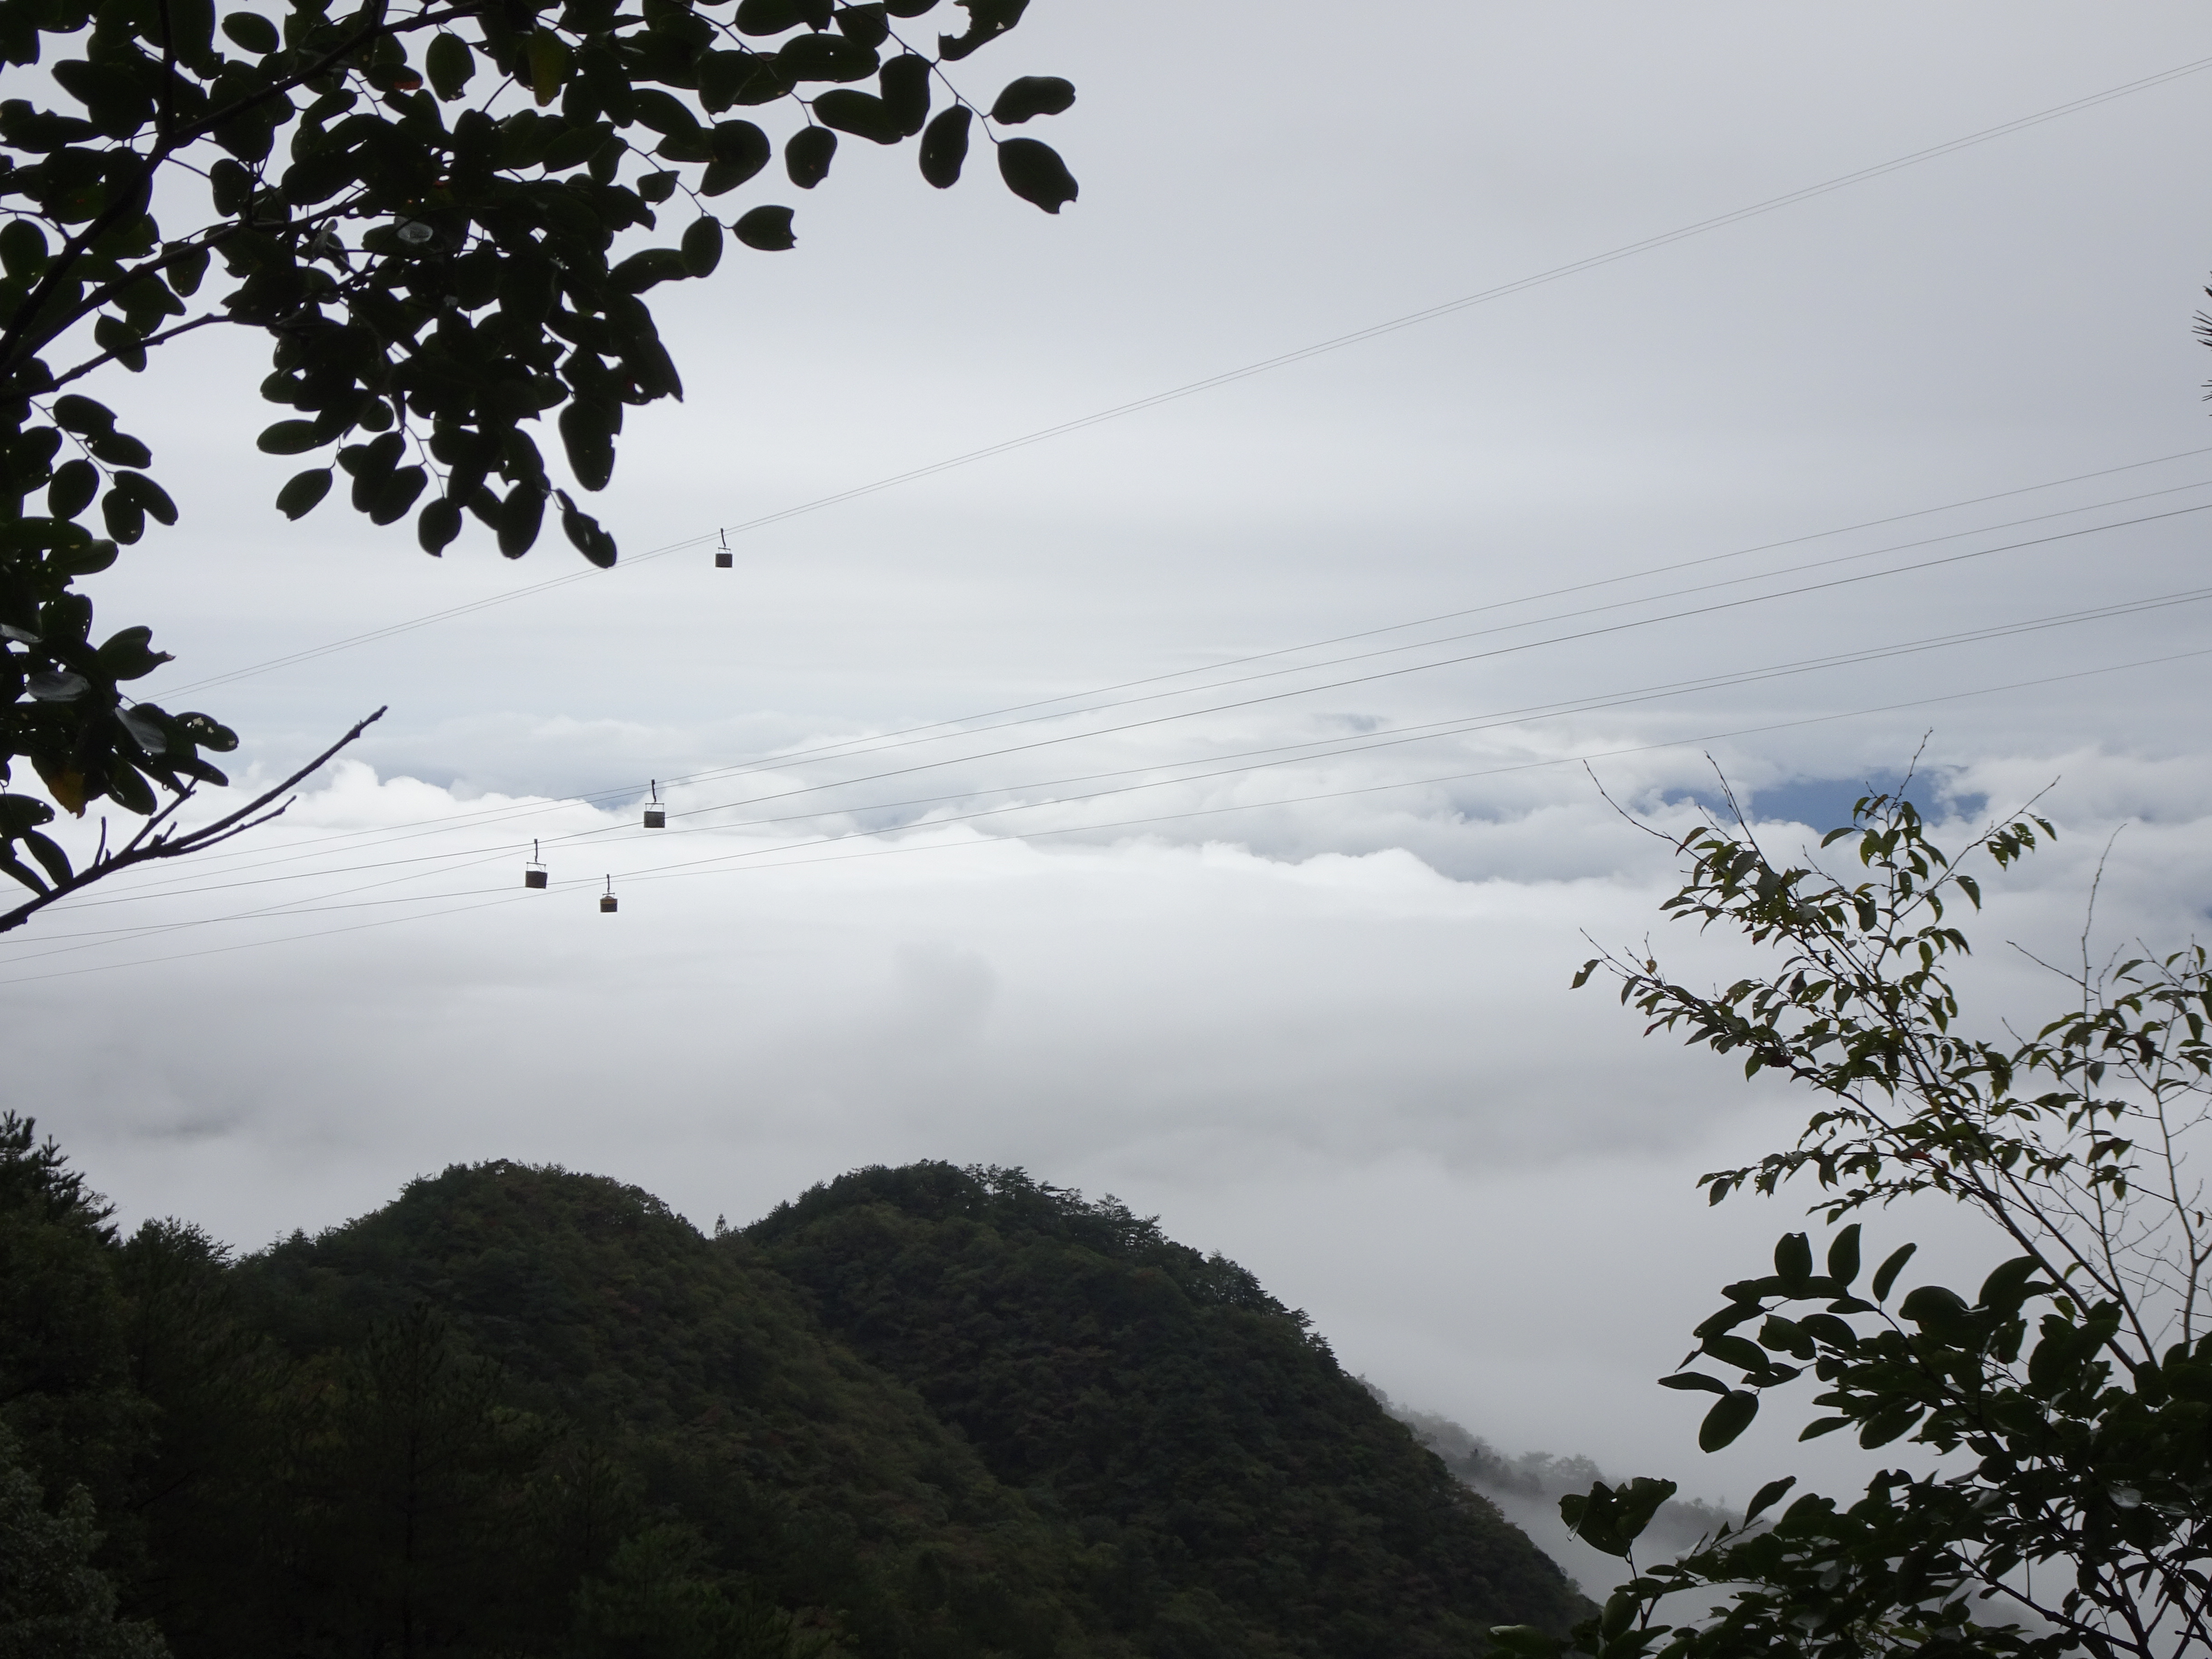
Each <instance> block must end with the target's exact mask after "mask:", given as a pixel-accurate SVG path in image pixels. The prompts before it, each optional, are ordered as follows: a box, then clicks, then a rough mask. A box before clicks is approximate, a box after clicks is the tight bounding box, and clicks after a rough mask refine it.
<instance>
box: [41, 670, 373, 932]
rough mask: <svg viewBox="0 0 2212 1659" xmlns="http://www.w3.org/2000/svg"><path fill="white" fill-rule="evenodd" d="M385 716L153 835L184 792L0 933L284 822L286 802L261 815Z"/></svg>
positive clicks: (189, 793) (183, 798) (363, 722)
mask: <svg viewBox="0 0 2212 1659" xmlns="http://www.w3.org/2000/svg"><path fill="white" fill-rule="evenodd" d="M384 713H385V711H384V710H383V709H381V708H380V709H378V710H377V711H376V712H375V713H374V714H370V715H368V716H367V717H365V718H364V719H362V720H356V721H355V722H354V724H353V726H352V728H351V729H350V730H349V731H348V732H346V734H345V735H344V736H343V737H342V738H339V739H338V740H337V742H336V743H334V744H331V746H330V747H329V748H327V749H325V750H323V752H322V753H321V754H319V755H318V756H316V757H314V759H313V760H311V761H309V762H308V763H307V764H306V765H305V766H303V767H301V769H299V770H298V771H296V772H295V773H293V774H292V775H291V776H290V777H289V778H286V779H285V780H284V781H283V782H282V783H280V784H278V785H276V787H274V788H273V789H268V790H264V792H263V793H260V794H258V795H257V796H255V797H254V798H253V799H252V800H250V801H248V802H247V803H246V805H243V806H241V807H240V808H239V809H238V810H237V811H234V812H231V813H228V814H227V815H225V816H224V817H219V818H217V819H216V821H215V822H214V823H210V824H204V825H203V826H202V827H200V828H199V829H194V830H192V831H191V832H190V833H189V834H187V835H183V836H175V837H173V838H172V837H171V836H169V835H167V833H161V834H156V833H155V831H156V829H157V828H158V827H159V826H160V825H161V823H162V822H163V821H164V820H165V819H167V818H168V817H171V816H172V815H173V813H175V812H176V811H177V810H178V809H179V807H181V806H182V805H184V804H185V802H186V801H188V800H190V799H191V798H192V794H193V790H191V789H186V790H185V792H184V793H182V794H180V795H179V796H178V797H177V798H176V799H174V800H173V801H171V802H170V803H169V804H168V805H167V806H165V807H163V808H162V809H161V811H158V812H156V813H155V814H154V816H153V817H150V818H149V819H147V820H146V822H145V823H143V824H141V825H140V826H139V828H138V832H137V834H136V835H134V836H131V839H130V841H129V842H125V845H124V847H123V848H122V850H121V851H119V852H118V853H117V854H114V855H113V856H112V857H111V858H106V859H98V860H94V862H93V863H91V864H89V865H88V866H85V867H84V868H83V869H82V870H80V871H78V872H76V874H75V875H74V876H71V877H70V878H69V879H68V880H67V881H64V882H59V883H57V884H55V885H54V886H52V888H50V889H48V890H46V892H44V893H42V894H40V896H38V897H37V898H34V899H33V900H31V901H30V902H28V903H27V904H19V905H17V906H16V907H15V908H14V909H12V910H9V911H6V912H4V913H0V933H7V932H8V931H9V929H11V928H15V927H21V926H22V925H23V924H24V923H25V922H27V921H29V920H30V919H31V918H32V917H33V915H37V914H38V913H39V912H40V911H41V910H43V909H45V908H46V906H48V905H49V904H52V903H53V902H55V901H56V900H57V899H62V898H66V897H68V896H70V894H71V893H76V892H81V891H82V890H84V889H85V888H87V887H89V886H91V885H92V884H93V883H94V882H96V881H103V880H105V879H106V878H108V877H109V876H112V875H113V874H115V873H116V872H118V870H124V869H127V868H129V867H130V866H132V865H134V864H150V863H152V862H153V861H154V860H157V859H176V858H183V857H185V856H186V855H187V854H192V853H201V852H205V851H206V850H207V849H208V848H210V847H213V846H215V845H216V844H217V843H218V842H226V841H228V840H230V839H231V838H232V837H233V836H242V835H244V834H245V833H246V831H247V830H249V829H257V828H258V827H259V826H260V825H262V824H264V823H268V822H269V821H270V819H272V818H277V817H283V813H284V809H285V807H288V806H289V805H291V804H292V803H291V802H290V801H289V800H286V801H284V802H283V804H282V805H278V806H277V807H276V808H275V809H274V810H273V811H270V810H265V809H267V808H268V807H269V804H270V802H271V801H273V800H275V799H276V798H277V797H278V796H279V795H282V794H283V793H284V792H285V791H286V790H288V789H289V788H291V787H293V786H294V785H295V784H296V783H298V782H300V781H301V780H302V779H304V778H308V777H312V776H313V775H314V774H316V773H317V772H319V771H320V770H322V769H323V768H324V767H325V765H327V764H328V763H329V762H330V760H331V757H332V756H334V755H336V754H337V752H338V751H339V750H341V749H343V748H344V747H345V746H346V745H347V744H350V743H352V742H353V741H355V739H356V738H359V737H360V736H361V734H362V732H366V731H367V730H368V728H369V727H370V726H374V724H375V723H376V722H377V721H379V720H382V719H383V718H384Z"/></svg>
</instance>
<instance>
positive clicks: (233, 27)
mask: <svg viewBox="0 0 2212 1659" xmlns="http://www.w3.org/2000/svg"><path fill="white" fill-rule="evenodd" d="M222 32H223V33H224V34H225V35H226V36H227V37H228V39H229V40H230V41H231V43H232V44H233V45H234V46H240V47H243V48H244V49H245V50H246V51H247V52H252V54H253V55H254V56H255V57H256V58H266V57H267V56H268V55H269V54H270V52H274V51H276V48H277V47H278V46H281V45H282V44H283V41H282V40H280V39H279V38H278V36H277V33H276V25H275V24H274V23H272V22H270V21H269V20H268V19H267V18H265V17H264V16H263V15H261V14H260V13H259V12H254V11H234V12H233V13H231V14H230V15H229V16H228V17H226V18H224V19H223V20H222Z"/></svg>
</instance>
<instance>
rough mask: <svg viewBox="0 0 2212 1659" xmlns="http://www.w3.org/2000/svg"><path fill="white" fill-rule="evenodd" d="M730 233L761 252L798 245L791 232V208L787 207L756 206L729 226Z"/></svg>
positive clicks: (779, 251)
mask: <svg viewBox="0 0 2212 1659" xmlns="http://www.w3.org/2000/svg"><path fill="white" fill-rule="evenodd" d="M730 234H732V236H735V237H736V238H737V239H738V240H739V241H741V242H743V243H744V245H745V246H747V247H750V248H757V249H758V250H759V251H760V252H763V253H781V252H783V251H784V250H785V249H786V248H789V247H793V246H797V245H798V241H799V239H798V238H797V237H796V236H794V235H793V234H792V231H791V210H790V209H789V208H787V207H757V208H755V209H753V210H752V211H751V212H750V213H748V214H746V215H745V216H744V217H743V218H741V219H739V220H738V222H737V223H735V224H734V225H732V226H731V227H730Z"/></svg>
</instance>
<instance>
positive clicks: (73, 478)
mask: <svg viewBox="0 0 2212 1659" xmlns="http://www.w3.org/2000/svg"><path fill="white" fill-rule="evenodd" d="M99 493H100V469H99V468H98V467H95V466H94V465H93V464H92V463H91V462H90V461H88V460H86V459H83V458H82V456H79V457H77V458H76V459H72V460H67V461H64V462H63V463H62V464H61V465H59V466H58V467H56V468H55V469H54V476H53V480H52V483H48V484H47V486H46V511H47V512H49V513H52V514H53V515H54V517H56V518H57V519H74V518H75V517H76V515H77V514H78V513H82V512H83V511H84V510H85V508H87V507H90V506H91V505H92V498H93V497H94V495H98V494H99Z"/></svg>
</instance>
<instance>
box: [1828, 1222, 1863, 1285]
mask: <svg viewBox="0 0 2212 1659" xmlns="http://www.w3.org/2000/svg"><path fill="white" fill-rule="evenodd" d="M1858 1276H1859V1224H1858V1223H1857V1222H1856V1221H1854V1222H1853V1223H1851V1225H1850V1226H1848V1227H1846V1228H1844V1230H1843V1231H1841V1232H1839V1233H1838V1234H1837V1235H1836V1236H1835V1237H1834V1238H1832V1239H1831V1240H1830V1241H1829V1243H1828V1277H1829V1278H1831V1279H1834V1280H1835V1281H1836V1283H1837V1284H1838V1285H1844V1286H1846V1287H1848V1286H1849V1285H1850V1282H1851V1281H1852V1280H1853V1279H1857V1277H1858Z"/></svg>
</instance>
